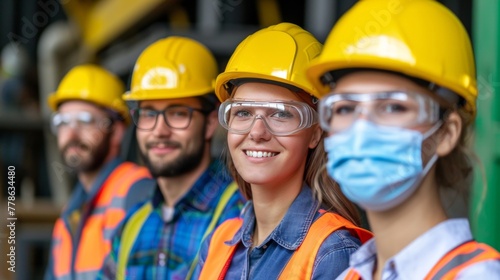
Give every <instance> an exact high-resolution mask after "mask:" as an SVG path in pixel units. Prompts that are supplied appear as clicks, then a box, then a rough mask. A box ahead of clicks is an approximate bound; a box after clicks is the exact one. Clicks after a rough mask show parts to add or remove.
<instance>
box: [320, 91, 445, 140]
mask: <svg viewBox="0 0 500 280" xmlns="http://www.w3.org/2000/svg"><path fill="white" fill-rule="evenodd" d="M361 115H362V116H365V118H367V119H369V120H370V121H372V122H373V123H375V124H378V125H383V126H395V127H403V128H409V127H413V126H416V125H425V124H434V123H435V122H436V121H438V120H439V118H440V107H439V103H438V102H437V101H435V100H434V99H432V98H431V97H429V96H427V95H424V94H419V93H414V92H404V91H391V92H376V93H331V94H329V95H327V96H326V97H325V98H323V99H322V100H321V102H320V104H319V119H320V124H321V127H322V128H323V130H325V131H327V132H338V131H342V130H345V129H347V128H349V127H350V126H351V125H352V124H353V123H354V122H355V121H356V120H357V119H358V118H359V117H360V116H361Z"/></svg>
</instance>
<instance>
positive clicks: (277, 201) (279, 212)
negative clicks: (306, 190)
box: [251, 181, 302, 246]
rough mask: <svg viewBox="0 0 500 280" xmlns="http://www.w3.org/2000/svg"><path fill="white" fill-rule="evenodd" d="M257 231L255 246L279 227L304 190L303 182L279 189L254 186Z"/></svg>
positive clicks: (255, 230)
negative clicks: (302, 189)
mask: <svg viewBox="0 0 500 280" xmlns="http://www.w3.org/2000/svg"><path fill="white" fill-rule="evenodd" d="M285 185H286V186H285ZM251 187H252V196H253V206H254V211H255V220H256V223H255V229H254V234H253V245H254V246H258V245H260V244H261V243H262V242H264V240H265V239H266V238H267V237H268V236H269V235H270V234H271V232H272V231H273V230H274V229H275V228H276V227H277V226H278V224H279V223H280V222H281V220H282V219H283V217H285V214H286V213H287V211H288V208H290V205H291V204H292V203H293V201H294V200H295V198H296V197H297V195H298V194H299V193H300V190H301V188H302V181H300V182H295V183H294V184H284V185H282V186H280V187H279V188H277V187H276V186H275V187H270V186H262V185H259V186H257V185H252V186H251Z"/></svg>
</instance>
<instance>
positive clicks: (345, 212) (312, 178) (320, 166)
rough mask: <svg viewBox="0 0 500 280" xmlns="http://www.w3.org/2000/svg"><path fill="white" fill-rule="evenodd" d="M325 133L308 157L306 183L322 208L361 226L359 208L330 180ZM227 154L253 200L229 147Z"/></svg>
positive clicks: (232, 169) (242, 187)
mask: <svg viewBox="0 0 500 280" xmlns="http://www.w3.org/2000/svg"><path fill="white" fill-rule="evenodd" d="M324 138H325V133H324V132H323V133H322V135H321V140H320V141H319V143H318V145H317V146H316V148H314V149H310V150H309V154H308V155H307V160H306V166H305V172H304V181H305V182H306V184H307V185H308V186H309V187H310V188H311V190H312V192H313V194H314V197H315V198H316V200H317V201H319V202H320V203H321V207H322V208H323V209H325V210H327V211H333V212H336V213H338V214H339V215H341V216H342V217H344V218H346V219H348V220H349V221H351V222H352V223H354V224H355V225H360V222H361V218H360V214H359V212H358V208H357V207H356V206H355V205H354V203H352V202H351V201H349V200H348V199H347V197H345V196H344V194H343V193H342V192H341V190H340V187H339V185H338V184H337V183H336V182H335V181H333V179H331V178H330V176H329V175H328V173H327V171H326V153H325V150H324V145H323V141H324ZM224 153H226V163H227V166H228V169H229V171H230V173H231V175H232V176H233V178H234V180H235V181H236V183H237V184H238V187H239V189H240V191H241V193H242V194H243V196H244V197H245V198H246V199H248V200H250V199H252V190H251V187H250V184H249V183H248V182H246V181H245V180H244V179H243V178H242V177H241V176H240V174H239V173H238V170H236V167H235V166H234V163H233V160H232V158H231V155H230V153H229V152H228V147H227V144H226V148H225V149H224Z"/></svg>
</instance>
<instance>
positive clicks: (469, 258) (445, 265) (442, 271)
mask: <svg viewBox="0 0 500 280" xmlns="http://www.w3.org/2000/svg"><path fill="white" fill-rule="evenodd" d="M487 260H500V253H498V252H497V251H496V250H495V249H493V248H491V247H490V246H488V245H486V244H484V243H479V242H477V241H468V242H466V243H463V244H462V245H459V246H458V247H456V248H455V249H453V250H451V251H449V252H448V253H446V255H444V257H442V258H441V259H440V260H439V261H438V262H437V263H436V265H434V267H433V268H432V269H431V271H430V272H429V273H428V274H427V276H426V277H425V280H438V279H445V280H446V279H455V278H456V277H457V275H458V273H460V271H461V270H463V269H464V268H466V267H468V266H470V265H473V264H476V263H479V262H482V261H487ZM344 279H345V280H360V279H361V276H360V275H359V274H358V273H357V272H356V270H354V269H352V268H351V269H350V270H349V272H348V273H347V274H346V277H345V278H344Z"/></svg>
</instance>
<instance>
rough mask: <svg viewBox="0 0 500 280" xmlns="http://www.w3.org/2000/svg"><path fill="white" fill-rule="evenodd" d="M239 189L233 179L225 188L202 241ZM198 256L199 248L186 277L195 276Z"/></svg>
mask: <svg viewBox="0 0 500 280" xmlns="http://www.w3.org/2000/svg"><path fill="white" fill-rule="evenodd" d="M237 190H238V184H236V182H234V181H233V182H232V183H231V184H229V186H227V188H226V189H225V190H224V193H222V196H221V197H220V199H219V203H217V207H216V208H215V211H214V215H213V216H212V220H211V221H210V224H209V225H208V227H207V229H206V230H205V233H204V234H203V238H202V239H201V242H202V243H203V241H205V238H206V237H207V236H208V235H209V234H210V233H211V232H212V231H213V230H214V228H215V225H216V224H217V222H218V221H219V218H220V215H221V214H222V211H223V210H224V208H226V205H227V203H228V202H229V199H231V197H232V196H233V194H234V193H235V192H236V191H237ZM200 245H201V244H200ZM200 247H201V246H200ZM198 257H199V249H198V253H197V254H196V257H195V258H194V260H193V262H192V263H191V267H190V268H189V273H188V275H187V277H186V279H191V277H192V276H193V272H194V269H195V268H196V264H197V263H198Z"/></svg>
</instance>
